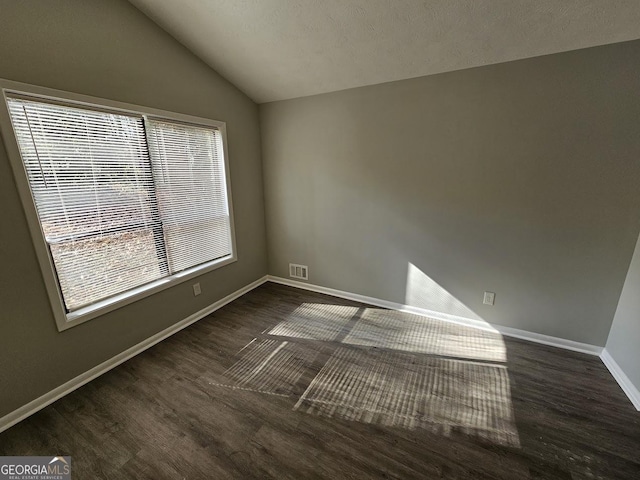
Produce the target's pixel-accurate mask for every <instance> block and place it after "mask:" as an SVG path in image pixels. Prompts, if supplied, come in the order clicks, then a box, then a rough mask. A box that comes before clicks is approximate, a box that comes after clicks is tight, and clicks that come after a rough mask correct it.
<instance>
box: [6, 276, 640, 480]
mask: <svg viewBox="0 0 640 480" xmlns="http://www.w3.org/2000/svg"><path fill="white" fill-rule="evenodd" d="M0 454H1V455H54V454H55V455H71V456H72V467H73V478H77V479H94V478H96V479H97V478H105V479H129V478H153V479H163V478H172V479H173V478H180V479H182V478H187V479H199V478H202V479H205V478H207V479H208V478H211V479H213V478H225V479H226V478H278V479H281V478H293V479H301V478H305V479H306V478H331V479H337V478H354V479H356V478H357V479H360V478H403V479H404V478H447V479H454V478H455V479H485V478H487V479H488V478H498V479H508V480H513V479H521V478H522V479H574V480H576V479H596V478H597V479H637V478H640V415H639V414H638V412H636V411H635V409H634V408H633V406H632V405H631V403H630V402H629V400H628V399H627V398H626V397H625V395H624V394H623V392H622V391H621V390H620V388H619V387H618V385H617V384H616V382H615V381H614V379H613V378H612V377H611V375H610V374H609V372H608V371H607V370H606V368H605V367H604V365H603V364H602V363H601V361H600V359H599V358H597V357H594V356H589V355H585V354H580V353H575V352H570V351H566V350H561V349H557V348H553V347H547V346H544V345H538V344H534V343H530V342H526V341H521V340H516V339H512V338H508V337H502V336H501V335H500V334H498V333H496V332H493V331H485V330H479V329H473V328H469V327H464V326H459V325H454V324H450V323H445V322H440V321H436V320H431V319H427V318H424V317H418V316H415V315H411V314H406V313H399V312H394V311H389V310H384V309H381V308H377V307H372V306H369V305H363V304H360V303H356V302H351V301H347V300H342V299H338V298H335V297H330V296H326V295H321V294H317V293H311V292H307V291H304V290H299V289H295V288H291V287H285V286H281V285H276V284H272V283H267V284H265V285H263V286H261V287H259V288H257V289H255V290H253V291H252V292H250V293H248V294H246V295H244V296H243V297H241V298H239V299H237V300H236V301H234V302H233V303H231V304H229V305H227V306H226V307H224V308H222V309H220V310H218V311H217V312H215V313H214V314H212V315H210V316H208V317H206V318H204V319H202V320H201V321H199V322H197V323H196V324H194V325H192V326H190V327H188V328H187V329H185V330H183V331H181V332H179V333H177V334H175V335H173V336H172V337H170V338H168V339H167V340H165V341H163V342H161V343H160V344H158V345H156V346H155V347H153V348H151V349H149V350H147V351H145V352H144V353H142V354H140V355H138V356H136V357H134V358H133V359H131V360H129V361H127V362H126V363H124V364H122V365H121V366H119V367H117V368H115V369H114V370H112V371H110V372H108V373H106V374H104V375H102V376H101V377H99V378H97V379H95V380H93V381H92V382H90V383H89V384H87V385H85V386H84V387H82V388H80V389H78V390H76V391H75V392H73V393H71V394H69V395H68V396H66V397H64V398H62V399H60V400H58V401H57V402H55V403H54V404H52V405H51V406H49V407H47V408H45V409H43V410H42V411H40V412H38V413H37V414H35V415H33V416H31V417H29V418H28V419H26V420H24V421H23V422H21V423H19V424H17V425H15V426H14V427H12V428H10V429H9V430H7V431H5V432H3V433H1V434H0Z"/></svg>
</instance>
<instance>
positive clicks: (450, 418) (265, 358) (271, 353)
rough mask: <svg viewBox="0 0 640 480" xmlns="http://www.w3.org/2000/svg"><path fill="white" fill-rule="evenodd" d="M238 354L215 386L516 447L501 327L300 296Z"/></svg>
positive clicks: (315, 410)
mask: <svg viewBox="0 0 640 480" xmlns="http://www.w3.org/2000/svg"><path fill="white" fill-rule="evenodd" d="M240 354H241V358H240V359H239V360H238V361H237V362H236V363H235V364H234V365H233V366H231V367H230V368H229V369H228V370H227V371H226V372H224V374H223V379H222V380H221V381H220V382H219V383H217V385H219V386H225V387H228V388H236V389H242V390H250V391H256V392H260V393H265V394H271V395H281V396H287V397H294V398H297V401H296V403H295V405H294V407H293V409H294V410H297V411H301V412H305V413H308V414H312V415H318V416H325V417H333V418H339V419H343V420H346V421H356V422H363V423H369V424H378V425H381V426H385V427H393V428H403V429H410V430H413V429H424V430H428V431H431V432H433V433H436V434H442V435H447V436H448V435H451V434H452V433H454V432H456V433H461V434H464V435H469V436H473V437H476V438H480V439H483V440H486V441H487V442H491V443H495V444H499V445H505V446H512V447H518V446H519V438H518V432H517V429H516V425H515V418H514V413H513V407H512V404H511V388H510V383H509V375H508V371H507V367H506V363H505V362H506V349H505V345H504V342H503V340H502V336H501V335H500V334H499V333H497V332H493V331H489V330H487V331H485V330H481V329H476V328H471V327H465V326H462V325H456V324H451V323H447V322H442V321H439V320H434V319H429V318H425V317H421V316H417V315H412V314H408V313H403V312H396V311H390V310H384V309H377V308H364V307H351V306H344V305H331V304H311V303H305V304H302V305H300V307H298V308H296V309H295V311H293V312H292V313H291V314H290V315H289V316H288V317H287V318H286V319H284V320H282V321H281V322H279V323H278V324H277V325H275V326H274V327H273V328H270V329H267V330H265V331H264V332H263V333H262V334H261V335H260V336H258V337H256V338H255V339H254V340H253V341H252V342H250V343H249V344H248V345H247V346H246V347H245V348H243V350H242V351H241V352H240Z"/></svg>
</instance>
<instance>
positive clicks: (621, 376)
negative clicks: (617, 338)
mask: <svg viewBox="0 0 640 480" xmlns="http://www.w3.org/2000/svg"><path fill="white" fill-rule="evenodd" d="M600 359H601V360H602V363H604V365H605V367H607V368H608V369H609V372H611V375H612V376H613V378H615V379H616V382H618V385H620V388H622V391H623V392H624V393H625V394H626V395H627V397H629V400H631V403H633V406H634V407H636V410H638V411H639V412H640V391H639V390H638V389H637V388H636V386H635V385H634V384H633V383H632V382H631V380H629V377H627V376H626V375H625V373H624V371H623V370H622V368H620V365H618V363H617V362H616V361H615V360H614V359H613V357H612V356H611V354H610V353H609V351H608V350H607V349H606V348H605V349H603V350H602V353H601V354H600Z"/></svg>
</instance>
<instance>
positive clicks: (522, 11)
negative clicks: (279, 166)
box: [130, 0, 640, 103]
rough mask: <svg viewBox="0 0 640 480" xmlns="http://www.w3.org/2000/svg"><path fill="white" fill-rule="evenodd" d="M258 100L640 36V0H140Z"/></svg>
mask: <svg viewBox="0 0 640 480" xmlns="http://www.w3.org/2000/svg"><path fill="white" fill-rule="evenodd" d="M130 1H131V3H133V4H134V5H135V6H136V7H138V8H139V9H140V10H141V11H142V12H144V13H145V14H146V15H147V16H148V17H150V18H151V19H152V20H153V21H154V22H156V23H157V24H158V25H159V26H160V27H162V28H163V29H164V30H166V31H167V32H168V33H169V34H171V35H172V36H173V37H175V38H176V39H177V40H178V41H179V42H181V43H182V44H183V45H185V46H186V47H187V48H188V49H190V50H191V51H192V52H193V53H194V54H196V55H197V56H199V57H200V58H201V59H202V60H204V61H205V62H206V63H207V64H208V65H210V66H211V67H212V68H213V69H215V70H216V71H217V72H219V73H220V74H221V75H222V76H224V77H225V78H227V79H228V80H229V81H231V82H232V83H234V84H235V85H236V86H237V87H238V88H240V89H241V90H243V91H244V92H245V93H247V94H248V95H249V96H250V97H251V98H253V99H254V100H255V101H256V102H258V103H263V102H269V101H274V100H283V99H288V98H296V97H303V96H307V95H314V94H318V93H325V92H331V91H336V90H343V89H346V88H353V87H359V86H364V85H373V84H377V83H383V82H389V81H393V80H402V79H406V78H413V77H420V76H424V75H431V74H435V73H442V72H447V71H453V70H460V69H464V68H470V67H476V66H481V65H489V64H493V63H500V62H507V61H511V60H518V59H522V58H528V57H534V56H538V55H546V54H550V53H558V52H563V51H568V50H576V49H580V48H586V47H592V46H596V45H604V44H608V43H615V42H622V41H626V40H634V39H638V38H640V1H639V0H446V1H445V0H399V1H398V0H321V1H318V0H180V1H175V0H130Z"/></svg>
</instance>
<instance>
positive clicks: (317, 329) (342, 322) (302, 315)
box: [265, 303, 359, 341]
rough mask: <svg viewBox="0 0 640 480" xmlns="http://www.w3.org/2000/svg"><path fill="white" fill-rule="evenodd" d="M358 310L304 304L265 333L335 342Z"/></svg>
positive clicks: (322, 304) (356, 308)
mask: <svg viewBox="0 0 640 480" xmlns="http://www.w3.org/2000/svg"><path fill="white" fill-rule="evenodd" d="M358 310H359V308H358V307H348V306H344V305H330V304H325V303H303V304H302V305H300V306H299V307H298V308H296V309H295V310H294V311H293V312H292V313H291V315H289V316H288V317H287V319H286V320H284V321H282V322H280V323H278V324H277V325H276V326H275V327H273V328H272V329H271V330H269V331H266V332H265V333H266V334H268V335H274V336H281V337H294V338H306V339H310V340H323V341H333V340H335V339H336V338H337V337H338V335H339V334H340V332H341V331H342V330H343V329H344V327H345V326H346V325H347V324H348V323H349V321H351V320H352V319H353V317H354V316H355V315H356V314H357V313H358Z"/></svg>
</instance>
